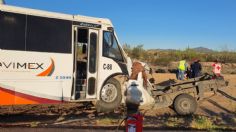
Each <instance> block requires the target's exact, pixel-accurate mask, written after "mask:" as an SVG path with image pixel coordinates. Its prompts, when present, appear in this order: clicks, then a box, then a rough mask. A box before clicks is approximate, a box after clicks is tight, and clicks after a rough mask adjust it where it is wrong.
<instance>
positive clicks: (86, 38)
mask: <svg viewBox="0 0 236 132" xmlns="http://www.w3.org/2000/svg"><path fill="white" fill-rule="evenodd" d="M74 30H75V32H74V37H75V38H74V41H75V50H74V52H75V79H74V80H75V81H74V91H73V96H72V97H73V98H74V99H75V100H78V99H85V98H96V92H95V91H96V80H97V56H98V55H97V51H98V50H97V47H98V30H94V29H88V28H83V27H75V29H74Z"/></svg>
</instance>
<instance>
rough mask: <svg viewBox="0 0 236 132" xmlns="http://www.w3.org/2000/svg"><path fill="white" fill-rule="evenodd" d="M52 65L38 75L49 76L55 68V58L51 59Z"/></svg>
mask: <svg viewBox="0 0 236 132" xmlns="http://www.w3.org/2000/svg"><path fill="white" fill-rule="evenodd" d="M51 62H52V63H51V65H50V66H49V67H48V69H46V70H45V71H43V72H42V73H40V74H38V75H37V76H49V75H50V74H51V73H52V72H53V70H54V61H53V59H51Z"/></svg>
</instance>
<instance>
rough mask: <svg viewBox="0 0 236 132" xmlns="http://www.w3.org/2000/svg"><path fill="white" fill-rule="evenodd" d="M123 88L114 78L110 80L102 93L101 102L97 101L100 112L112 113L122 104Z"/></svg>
mask: <svg viewBox="0 0 236 132" xmlns="http://www.w3.org/2000/svg"><path fill="white" fill-rule="evenodd" d="M121 99H122V95H121V86H120V83H119V81H117V80H116V79H114V78H111V79H109V80H108V81H107V82H106V83H105V85H103V87H102V89H101V91H100V100H98V101H97V104H96V109H97V111H98V112H111V111H113V110H114V109H115V108H117V107H118V106H119V105H120V103H121Z"/></svg>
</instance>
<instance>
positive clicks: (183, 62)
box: [177, 60, 187, 80]
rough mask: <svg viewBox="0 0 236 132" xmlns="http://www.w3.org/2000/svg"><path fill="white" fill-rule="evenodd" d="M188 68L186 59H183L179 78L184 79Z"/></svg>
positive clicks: (180, 63)
mask: <svg viewBox="0 0 236 132" xmlns="http://www.w3.org/2000/svg"><path fill="white" fill-rule="evenodd" d="M186 70H187V63H186V60H181V61H180V62H179V66H178V75H177V79H178V80H184V74H185V72H186Z"/></svg>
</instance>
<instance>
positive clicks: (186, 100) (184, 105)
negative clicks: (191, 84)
mask: <svg viewBox="0 0 236 132" xmlns="http://www.w3.org/2000/svg"><path fill="white" fill-rule="evenodd" d="M174 109H175V111H176V113H177V114H179V115H190V114H194V113H195V112H196V110H197V101H196V99H195V98H194V97H193V96H191V95H189V94H180V95H178V96H177V97H176V98H175V100H174Z"/></svg>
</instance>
